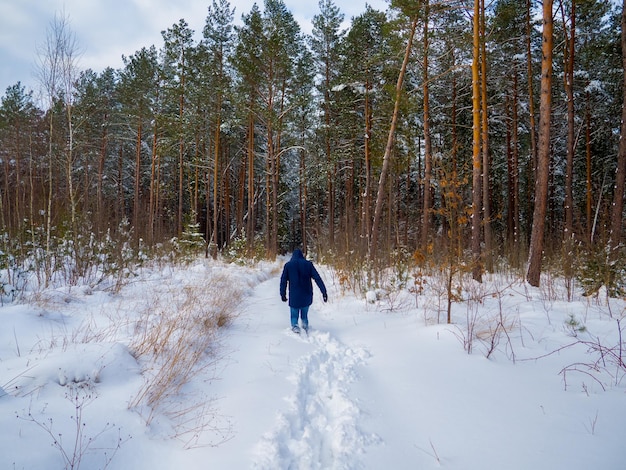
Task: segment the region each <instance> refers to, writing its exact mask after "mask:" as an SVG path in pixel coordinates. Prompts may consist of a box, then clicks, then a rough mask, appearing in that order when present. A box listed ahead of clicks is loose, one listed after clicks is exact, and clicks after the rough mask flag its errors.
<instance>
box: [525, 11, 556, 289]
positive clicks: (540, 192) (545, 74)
mask: <svg viewBox="0 0 626 470" xmlns="http://www.w3.org/2000/svg"><path fill="white" fill-rule="evenodd" d="M542 36H543V43H542V48H541V50H542V57H541V101H540V109H539V111H540V121H539V142H538V144H539V145H538V149H537V177H536V180H535V181H536V183H535V209H534V212H533V227H532V231H531V236H530V251H529V255H528V271H527V273H526V280H527V281H528V283H529V284H530V285H531V286H534V287H538V286H539V284H540V279H541V262H542V258H543V247H544V229H545V222H546V211H547V207H548V177H549V172H550V120H551V115H552V45H553V23H552V0H544V2H543V35H542Z"/></svg>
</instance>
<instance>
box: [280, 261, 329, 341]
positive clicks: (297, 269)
mask: <svg viewBox="0 0 626 470" xmlns="http://www.w3.org/2000/svg"><path fill="white" fill-rule="evenodd" d="M311 280H314V281H315V283H316V284H317V287H319V290H320V292H321V293H322V298H323V299H324V302H326V301H328V293H327V292H326V286H325V285H324V281H322V278H321V277H320V275H319V273H318V272H317V269H315V266H313V263H312V262H311V261H308V260H307V259H305V258H304V255H303V254H302V250H299V249H297V250H295V251H294V252H293V254H292V255H291V259H290V260H289V261H287V262H286V263H285V266H284V268H283V273H282V275H281V276H280V298H281V299H282V301H283V302H287V286H289V307H290V309H291V329H292V330H293V331H294V332H295V333H300V327H299V326H298V317H299V318H300V320H301V322H302V328H303V329H304V331H308V329H309V317H308V314H309V307H310V306H311V304H312V303H313V283H312V282H311Z"/></svg>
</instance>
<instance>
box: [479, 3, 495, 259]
mask: <svg viewBox="0 0 626 470" xmlns="http://www.w3.org/2000/svg"><path fill="white" fill-rule="evenodd" d="M486 42H487V38H486V33H485V0H480V70H481V77H482V80H481V93H480V98H481V107H482V111H481V114H482V137H481V140H482V141H481V144H482V156H483V178H482V190H483V236H484V240H485V250H484V251H485V253H484V257H485V262H486V264H487V269H488V270H489V271H492V270H493V265H492V264H493V263H492V261H491V260H492V256H493V254H492V249H493V246H492V241H491V238H492V237H491V186H490V184H489V175H490V162H489V114H488V112H487V45H486Z"/></svg>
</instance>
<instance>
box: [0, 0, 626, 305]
mask: <svg viewBox="0 0 626 470" xmlns="http://www.w3.org/2000/svg"><path fill="white" fill-rule="evenodd" d="M237 14H238V15H240V18H236V17H235V9H234V8H233V7H232V6H231V5H230V3H229V2H228V0H213V1H212V3H211V4H210V5H207V16H206V20H205V23H204V28H203V30H202V31H193V30H191V29H190V27H189V25H188V23H187V22H186V21H185V20H184V19H180V20H179V21H178V22H176V23H174V24H172V25H171V26H169V27H167V25H163V27H164V28H166V29H164V30H163V31H162V39H163V41H162V44H157V45H149V44H147V45H145V47H143V48H141V49H140V50H137V51H136V52H134V53H133V54H131V55H129V56H124V57H123V64H124V65H123V67H121V68H120V69H114V68H112V67H109V68H106V69H104V70H102V71H101V72H95V71H93V70H90V69H86V70H85V69H83V68H82V67H81V64H80V54H79V50H80V44H78V43H77V40H76V37H75V35H74V33H73V32H72V25H71V22H70V21H69V19H68V18H66V17H64V16H62V15H57V16H56V17H55V20H54V21H53V22H52V23H51V24H50V26H49V28H48V31H47V36H46V37H47V40H46V42H45V44H43V45H42V47H41V48H40V50H38V51H37V58H36V62H37V78H38V83H39V86H40V89H39V90H37V91H33V90H27V89H25V87H24V86H22V84H21V83H20V82H18V83H16V84H15V85H13V86H10V87H8V88H7V89H6V91H5V92H4V95H3V96H2V98H1V106H0V165H1V170H0V269H1V270H6V272H8V273H9V275H8V276H9V279H8V280H7V279H5V280H4V281H3V283H2V284H0V286H4V285H8V284H11V285H13V286H15V285H18V284H19V276H20V273H22V272H26V271H30V272H33V271H34V272H35V273H36V274H37V278H38V279H39V281H40V282H41V283H42V284H46V285H47V284H48V283H49V282H51V281H52V280H53V278H54V276H58V275H59V272H60V271H61V272H62V275H63V276H64V277H65V280H67V281H69V282H70V283H71V282H76V280H77V279H79V278H85V277H89V276H90V275H93V272H95V271H98V272H104V273H107V272H108V273H111V272H115V273H121V272H123V271H124V270H125V275H129V273H131V272H132V266H135V265H136V264H137V263H138V262H139V261H140V260H141V259H144V258H145V257H151V256H165V254H167V253H173V252H177V253H182V254H185V253H190V252H191V253H195V254H196V255H197V254H204V255H205V256H213V257H217V256H225V257H226V256H230V257H233V258H235V257H241V258H242V259H243V258H248V259H253V258H269V259H274V258H276V256H278V255H281V254H285V253H288V252H290V251H291V250H293V249H294V248H295V247H302V248H303V250H304V251H305V252H307V251H308V252H309V254H310V256H315V257H316V258H317V259H318V260H320V261H321V262H325V263H328V264H331V265H334V266H335V267H337V269H338V270H339V271H338V272H342V273H345V279H343V282H347V283H349V282H352V280H353V279H354V278H355V277H358V276H357V275H356V274H354V273H357V272H359V273H363V272H366V273H368V274H367V276H366V277H365V278H366V279H367V280H366V281H364V282H366V283H370V284H372V283H376V277H377V275H378V273H380V272H381V270H382V269H384V268H386V267H389V266H416V267H418V268H420V267H421V268H424V269H426V267H430V268H433V269H442V270H446V272H448V273H449V276H450V279H452V278H453V277H454V276H457V275H463V274H467V275H468V276H472V277H473V279H475V280H477V281H481V278H482V276H483V275H484V274H485V273H488V272H495V271H497V270H499V269H503V267H506V268H507V269H513V270H518V271H519V273H520V275H521V276H523V277H524V278H525V279H526V280H527V281H528V282H529V283H530V284H531V285H534V286H538V285H539V283H540V276H541V275H542V274H545V273H546V272H547V271H549V272H551V273H555V274H558V275H560V276H564V277H565V278H567V279H572V280H574V279H578V281H579V282H580V283H581V285H582V286H583V288H584V289H585V290H586V291H588V292H589V293H591V292H594V291H597V289H598V288H599V287H600V286H602V285H605V286H606V287H607V288H608V289H610V290H611V292H613V293H619V295H624V285H625V283H626V281H625V279H626V259H625V258H626V256H624V255H625V252H626V251H625V248H624V184H625V183H624V179H625V175H626V139H625V138H626V124H625V123H626V119H624V114H625V113H626V107H625V106H624V104H625V101H624V100H625V99H626V97H625V95H624V89H625V84H626V75H625V73H624V71H625V69H626V0H625V1H624V3H623V5H622V4H619V5H618V4H616V2H615V1H611V0H556V1H554V0H544V1H543V2H538V1H536V0H491V1H489V0H488V1H485V0H447V1H445V0H392V1H391V3H390V5H389V7H388V8H387V10H386V11H377V10H374V9H372V8H371V7H370V6H365V7H364V11H363V12H362V13H361V14H360V15H358V16H355V17H353V18H345V15H344V14H343V13H342V12H341V11H340V9H339V8H338V7H337V6H336V5H335V4H334V3H333V1H332V0H320V1H319V8H318V13H317V14H316V15H315V16H314V18H313V21H312V30H311V33H310V34H309V33H304V32H303V30H302V27H301V26H300V25H299V24H298V22H297V21H296V20H295V19H294V17H293V15H292V13H291V12H290V11H289V10H288V9H287V7H286V6H285V4H284V3H283V1H282V0H264V1H263V2H262V5H257V4H255V5H254V6H253V7H252V9H251V10H250V11H249V12H243V13H240V12H238V13H237ZM345 25H348V26H347V27H346V26H345ZM416 269H417V268H416ZM120 275H121V274H120Z"/></svg>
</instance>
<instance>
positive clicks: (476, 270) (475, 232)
mask: <svg viewBox="0 0 626 470" xmlns="http://www.w3.org/2000/svg"><path fill="white" fill-rule="evenodd" d="M473 30H474V35H473V38H474V41H473V49H472V51H473V60H472V258H473V260H472V262H473V268H472V277H473V278H474V280H476V281H479V282H481V281H482V266H481V262H480V241H481V239H480V228H481V220H480V218H481V217H480V216H481V202H482V192H481V182H482V181H481V178H482V161H481V153H480V149H481V145H480V141H481V119H480V109H481V104H480V1H479V0H474V18H473Z"/></svg>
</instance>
